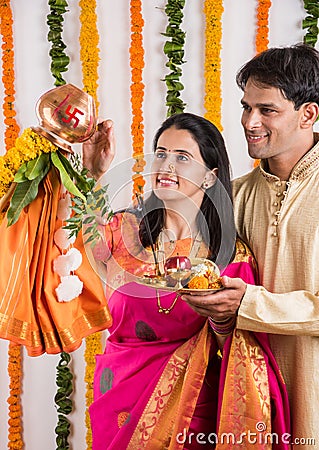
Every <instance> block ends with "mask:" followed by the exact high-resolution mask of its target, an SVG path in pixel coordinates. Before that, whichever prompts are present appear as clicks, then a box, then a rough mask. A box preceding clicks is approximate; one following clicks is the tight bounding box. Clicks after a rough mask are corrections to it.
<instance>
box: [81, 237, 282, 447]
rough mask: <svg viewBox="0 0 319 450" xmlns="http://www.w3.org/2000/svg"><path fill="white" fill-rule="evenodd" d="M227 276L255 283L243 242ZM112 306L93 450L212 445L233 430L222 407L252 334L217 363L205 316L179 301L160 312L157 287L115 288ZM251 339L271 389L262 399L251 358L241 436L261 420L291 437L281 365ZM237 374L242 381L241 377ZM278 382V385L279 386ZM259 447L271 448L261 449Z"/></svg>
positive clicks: (166, 301) (98, 377)
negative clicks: (240, 349) (231, 373)
mask: <svg viewBox="0 0 319 450" xmlns="http://www.w3.org/2000/svg"><path fill="white" fill-rule="evenodd" d="M180 250H181V249H180V248H179V251H180ZM179 254H182V253H179ZM224 274H226V275H229V276H233V277H235V276H236V277H241V278H243V279H244V280H245V281H246V282H250V283H252V282H254V279H255V278H256V273H255V265H254V261H253V258H252V256H251V254H250V253H249V252H248V250H247V247H246V246H245V245H244V244H243V243H241V242H240V241H239V242H238V243H237V254H236V257H235V259H234V261H233V263H232V264H230V265H229V266H228V267H227V268H226V270H225V271H224ZM157 293H158V294H160V302H161V306H163V307H164V308H169V307H170V306H171V305H172V304H173V302H174V301H175V297H176V293H167V292H164V291H161V292H160V291H158V292H157ZM109 307H110V311H111V314H112V317H113V325H112V327H111V328H110V336H109V338H108V340H107V342H106V347H105V352H104V354H102V355H97V356H96V370H95V375H94V402H93V403H92V405H91V406H90V417H91V426H92V435H93V447H92V450H106V449H107V450H118V449H130V450H139V449H149V450H163V449H189V450H195V449H196V450H200V449H202V448H205V449H213V448H215V445H216V443H218V439H219V435H220V433H223V432H224V429H225V432H226V431H227V429H228V427H224V418H225V419H226V420H227V417H226V415H225V414H224V412H225V410H224V409H222V406H223V407H224V408H226V411H228V408H227V402H228V399H229V398H231V395H235V394H234V392H233V391H234V382H233V380H232V379H231V378H230V377H228V374H229V371H230V370H232V369H227V368H228V367H229V368H231V367H232V368H233V367H234V358H235V356H236V357H237V356H238V352H237V351H235V348H236V347H234V346H235V344H236V342H237V340H238V337H239V336H240V339H241V344H242V346H243V344H244V345H246V337H247V336H245V335H242V334H241V332H240V331H236V333H237V334H236V333H234V335H233V340H232V341H231V342H232V345H230V340H229V346H228V347H227V348H226V349H227V350H226V352H225V356H224V357H223V358H222V360H220V358H219V356H218V355H217V351H218V347H217V343H216V340H215V337H214V335H213V334H212V333H211V332H210V330H209V326H208V322H207V320H206V318H204V317H201V316H199V315H198V314H196V313H195V312H194V311H193V310H192V309H191V308H190V307H189V306H188V305H187V304H186V303H185V302H184V301H183V300H182V299H181V298H177V300H176V303H175V306H174V308H172V309H171V310H170V312H169V314H163V313H159V312H158V309H157V308H158V298H157V295H156V291H155V289H153V288H151V287H150V288H148V287H145V286H141V285H139V284H137V283H135V282H129V283H127V284H124V285H123V286H121V287H120V288H118V289H117V290H115V291H114V292H113V294H112V295H111V297H110V299H109ZM238 333H239V334H238ZM265 340H266V337H265ZM248 342H249V345H250V348H251V349H252V348H254V349H255V350H254V351H250V352H249V358H251V359H252V358H253V357H254V355H255V353H256V352H257V353H258V354H260V357H261V359H260V360H258V364H260V363H261V360H262V361H264V362H263V364H264V365H263V368H265V370H266V371H265V372H263V381H264V382H265V383H266V385H265V386H264V388H265V389H264V391H263V395H264V396H263V397H262V402H261V400H260V399H261V397H258V395H257V394H256V392H255V391H256V390H257V391H258V389H259V388H258V386H257V384H258V383H257V380H256V379H255V374H256V371H255V369H256V364H257V359H256V358H255V360H254V364H253V363H251V364H248V358H247V360H246V361H245V366H243V367H246V368H247V373H245V371H244V373H245V375H246V377H247V380H249V381H250V383H247V389H246V393H247V396H246V406H247V411H248V412H249V414H251V415H250V416H249V414H248V413H247V411H246V417H247V418H249V421H248V419H247V421H246V419H245V417H244V416H243V420H242V422H240V421H239V426H241V428H240V429H238V430H237V429H236V433H237V432H239V431H241V430H242V431H243V432H244V431H247V430H246V428H247V427H248V426H251V425H253V428H252V431H255V430H256V423H257V422H258V421H261V420H265V422H266V424H267V426H268V428H267V431H268V432H271V431H273V432H274V429H275V430H277V429H278V423H279V424H280V427H281V428H280V430H281V429H282V430H285V431H287V432H289V420H287V421H284V420H283V419H284V417H285V414H284V413H283V412H282V411H283V410H285V411H287V414H288V416H289V413H288V411H289V407H288V404H287V403H286V396H285V387H284V383H283V381H282V380H281V378H280V374H279V371H278V368H277V366H276V365H274V368H270V365H269V361H271V362H274V361H273V359H272V357H271V353H270V349H269V347H267V346H265V348H264V349H263V350H261V349H260V344H259V342H258V341H257V340H256V341H254V343H253V344H252V343H251V342H250V341H248ZM267 352H269V355H270V356H269V355H268V354H267ZM221 365H222V370H221V367H220V366H221ZM271 371H274V373H275V374H276V377H275V378H274V379H273V378H271V381H273V384H271V383H270V382H269V381H270V380H269V378H268V373H269V374H272V372H271ZM220 374H221V377H220ZM234 376H235V379H236V381H237V378H236V373H235V375H234ZM260 378H261V377H260ZM278 383H281V385H280V388H279V387H278ZM267 389H268V390H267ZM250 390H251V391H252V392H253V395H252V394H251V393H250ZM223 397H224V400H223ZM234 399H236V397H235V396H234ZM251 400H252V401H253V402H254V407H253V408H251V407H250V406H251V405H250V401H251ZM234 401H235V400H233V403H234ZM266 403H267V405H268V406H269V407H267V408H266V407H265V404H266ZM249 405H250V406H249ZM274 408H275V409H276V410H277V411H281V414H279V415H278V414H276V417H279V418H280V420H279V422H276V421H274V420H273V417H272V413H273V412H274V411H275V409H274ZM240 414H241V413H240V412H238V415H237V417H236V414H234V416H233V417H232V420H233V422H234V421H238V416H240ZM217 416H218V417H217ZM217 424H218V425H217ZM217 426H218V428H217ZM231 426H233V425H231ZM204 440H205V443H204ZM218 445H219V443H218ZM220 448H222V447H220ZM224 448H230V447H224ZM233 448H236V447H235V446H234V447H233ZM238 448H239V447H238ZM241 448H243V447H242V446H241ZM254 448H255V449H258V450H261V449H268V448H271V447H269V446H268V447H266V446H264V445H259V446H258V445H257V446H255V447H254ZM279 448H280V449H284V448H285V449H286V448H288V447H278V449H279Z"/></svg>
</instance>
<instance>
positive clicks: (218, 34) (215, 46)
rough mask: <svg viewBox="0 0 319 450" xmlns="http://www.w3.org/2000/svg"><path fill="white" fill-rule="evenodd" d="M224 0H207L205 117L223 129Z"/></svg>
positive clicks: (205, 7)
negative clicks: (222, 46) (222, 43)
mask: <svg viewBox="0 0 319 450" xmlns="http://www.w3.org/2000/svg"><path fill="white" fill-rule="evenodd" d="M223 11H224V8H223V1H222V0H205V4H204V13H205V17H206V28H205V70H204V76H205V99H204V106H205V109H206V113H205V117H206V119H208V120H210V121H211V122H212V123H213V124H214V125H216V127H217V128H218V129H219V130H220V131H222V125H221V104H222V93H221V58H220V52H221V41H222V15H223Z"/></svg>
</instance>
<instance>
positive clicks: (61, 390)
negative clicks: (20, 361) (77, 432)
mask: <svg viewBox="0 0 319 450" xmlns="http://www.w3.org/2000/svg"><path fill="white" fill-rule="evenodd" d="M70 361H71V356H70V355H69V354H68V353H66V352H62V353H61V354H60V361H59V363H58V365H57V368H56V369H57V373H56V384H57V386H58V389H57V392H56V394H55V397H54V401H55V403H56V405H57V412H58V413H59V414H58V423H57V426H56V428H55V432H56V435H57V437H56V444H57V447H56V449H57V450H67V449H69V448H70V445H69V443H68V436H69V434H70V422H69V420H68V419H67V418H66V417H65V415H67V414H70V413H71V412H72V409H73V404H72V400H71V399H70V398H69V396H70V395H71V394H72V392H73V385H72V380H73V375H72V373H71V371H70V369H69V367H68V365H69V363H70Z"/></svg>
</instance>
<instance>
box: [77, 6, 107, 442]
mask: <svg viewBox="0 0 319 450" xmlns="http://www.w3.org/2000/svg"><path fill="white" fill-rule="evenodd" d="M79 6H80V23H81V28H80V36H79V42H80V60H81V64H82V80H83V89H84V90H85V91H86V92H87V93H88V94H90V95H91V96H92V97H93V98H94V101H95V106H96V115H97V116H98V108H99V102H98V98H97V89H98V65H99V61H100V57H99V48H98V45H99V34H98V27H97V15H96V0H80V1H79ZM97 353H102V333H100V332H99V333H94V334H91V335H89V336H87V337H86V339H85V352H84V360H85V376H84V381H85V383H86V392H85V398H86V411H85V426H86V445H87V450H91V448H92V431H91V423H90V416H89V411H88V408H89V406H90V405H91V404H92V402H93V377H94V370H95V355H96V354H97Z"/></svg>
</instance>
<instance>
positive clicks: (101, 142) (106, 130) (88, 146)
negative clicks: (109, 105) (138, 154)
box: [82, 120, 115, 180]
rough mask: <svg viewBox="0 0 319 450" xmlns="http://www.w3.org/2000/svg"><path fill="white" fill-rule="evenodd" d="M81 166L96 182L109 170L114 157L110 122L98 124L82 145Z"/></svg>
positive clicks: (112, 129)
mask: <svg viewBox="0 0 319 450" xmlns="http://www.w3.org/2000/svg"><path fill="white" fill-rule="evenodd" d="M82 151H83V166H84V167H86V168H87V169H88V170H89V172H90V174H91V175H92V176H93V177H94V178H95V179H96V180H98V179H99V178H101V176H102V175H103V174H104V173H105V172H106V171H107V170H108V169H109V167H110V165H111V162H112V161H113V158H114V155H115V137H114V127H113V121H112V120H105V121H104V122H102V123H99V124H98V126H97V130H96V131H95V133H94V134H93V136H92V137H91V138H90V139H88V140H87V141H86V142H84V143H83V146H82Z"/></svg>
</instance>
